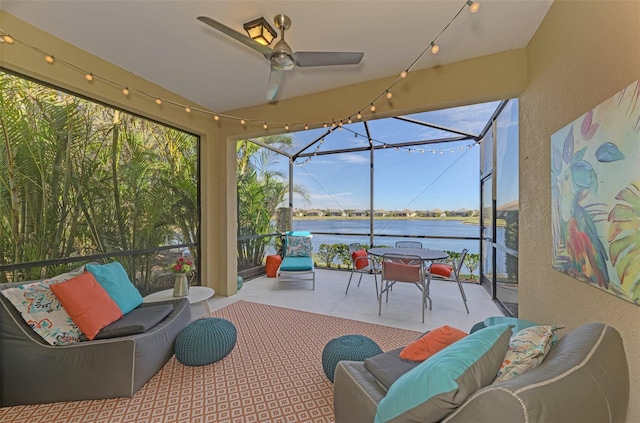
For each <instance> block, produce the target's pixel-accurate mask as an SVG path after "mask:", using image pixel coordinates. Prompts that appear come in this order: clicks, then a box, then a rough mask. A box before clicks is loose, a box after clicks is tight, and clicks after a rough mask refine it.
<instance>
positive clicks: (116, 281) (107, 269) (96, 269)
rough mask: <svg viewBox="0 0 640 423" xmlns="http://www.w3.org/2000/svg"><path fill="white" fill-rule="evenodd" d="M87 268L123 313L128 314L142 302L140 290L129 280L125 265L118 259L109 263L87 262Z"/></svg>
mask: <svg viewBox="0 0 640 423" xmlns="http://www.w3.org/2000/svg"><path fill="white" fill-rule="evenodd" d="M85 269H86V270H87V271H88V272H90V273H91V274H92V275H93V277H94V278H96V280H97V281H98V283H99V284H100V285H101V286H102V287H103V288H104V290H105V291H107V293H108V294H109V296H110V297H111V299H112V300H113V301H115V303H116V304H118V307H120V311H122V314H127V313H128V312H130V311H131V310H133V309H134V308H136V307H138V306H139V305H140V304H142V296H141V295H140V292H139V291H138V289H137V288H136V287H135V286H134V285H133V284H132V283H131V281H130V280H129V276H128V275H127V272H126V271H125V270H124V267H122V265H121V264H120V263H118V262H117V261H114V262H113V263H109V264H87V265H86V266H85Z"/></svg>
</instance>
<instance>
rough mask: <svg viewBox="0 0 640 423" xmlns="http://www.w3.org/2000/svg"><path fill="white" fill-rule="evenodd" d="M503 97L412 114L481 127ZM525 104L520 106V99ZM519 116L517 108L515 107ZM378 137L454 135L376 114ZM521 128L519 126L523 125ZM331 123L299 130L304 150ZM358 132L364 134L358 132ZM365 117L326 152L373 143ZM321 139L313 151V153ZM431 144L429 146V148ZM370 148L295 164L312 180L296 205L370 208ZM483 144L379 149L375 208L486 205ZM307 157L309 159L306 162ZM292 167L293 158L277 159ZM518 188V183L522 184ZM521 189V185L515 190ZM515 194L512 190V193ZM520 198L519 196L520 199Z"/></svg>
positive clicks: (339, 133)
mask: <svg viewBox="0 0 640 423" xmlns="http://www.w3.org/2000/svg"><path fill="white" fill-rule="evenodd" d="M498 103H499V102H491V103H484V104H479V105H473V106H465V107H458V108H454V109H446V110H438V111H433V112H425V113H419V114H414V115H411V117H412V118H414V119H417V120H420V121H423V122H429V123H432V124H437V125H442V126H445V127H449V128H453V129H457V130H460V131H465V132H469V133H472V134H479V133H480V132H481V130H482V128H483V127H484V126H485V124H486V123H487V121H488V119H489V118H490V116H491V115H492V114H493V112H494V111H495V109H496V107H497V106H498ZM516 111H517V106H516ZM515 119H517V113H516V114H515ZM368 124H369V130H370V133H371V137H372V138H373V139H374V144H378V145H382V144H385V143H389V144H392V143H397V142H401V141H405V142H406V141H419V140H430V139H438V138H449V137H452V136H454V135H453V134H451V133H448V132H443V131H439V130H435V129H432V128H429V127H425V126H420V125H416V124H412V123H407V122H402V121H399V120H397V119H380V120H376V121H369V122H368ZM516 128H517V127H516ZM326 131H327V130H326V129H322V128H321V129H315V130H308V131H302V132H296V133H291V134H290V135H291V136H292V138H293V141H294V146H293V148H291V149H290V151H298V150H300V149H301V148H302V147H304V146H305V145H307V144H309V143H310V142H311V141H313V140H315V139H317V138H319V137H320V136H321V135H322V134H324V133H325V132H326ZM354 133H358V134H360V135H358V136H356V135H355V134H354ZM365 134H366V132H365V128H364V125H363V124H362V123H361V122H357V123H353V124H351V125H345V129H342V130H337V129H336V130H334V131H333V132H332V133H331V134H329V135H328V136H326V137H325V139H324V141H323V142H322V144H320V146H319V151H331V150H335V149H341V148H352V147H360V146H366V145H367V144H368V142H367V140H366V138H365V136H364V135H365ZM315 149H316V145H314V146H312V147H311V148H310V149H308V150H306V151H308V152H313V151H314V150H315ZM423 151H424V152H423ZM369 157H370V153H369V152H368V151H366V152H355V153H341V154H332V155H323V156H315V157H312V158H311V160H308V161H306V162H305V161H304V160H303V159H298V160H297V161H296V163H298V164H301V165H300V166H294V168H293V171H294V183H295V184H296V185H301V186H303V187H305V189H306V190H307V192H308V193H309V194H310V197H311V200H310V201H309V202H305V201H304V200H302V199H301V198H300V197H299V196H297V195H294V208H301V209H311V208H317V209H327V208H331V209H368V208H369V191H370V187H369V174H370V172H369ZM479 159H480V146H479V145H474V142H473V140H469V141H461V142H448V143H438V144H428V145H421V146H415V147H410V148H407V147H405V148H400V149H397V150H396V149H395V148H392V147H389V148H386V149H384V150H376V151H375V156H374V174H375V180H374V185H375V191H374V208H375V209H386V210H403V209H410V210H430V209H436V208H438V209H441V210H455V209H460V208H467V209H478V208H479V174H480V170H479V161H480V160H479ZM303 162H305V163H304V164H302V163H303ZM276 168H277V169H279V170H281V171H282V172H283V173H284V174H287V172H288V161H287V159H286V158H284V157H283V158H282V159H281V160H279V163H278V164H277V166H276ZM515 189H516V190H517V184H516V186H515ZM515 192H517V191H515ZM508 195H511V194H508ZM515 198H517V197H515V195H514V199H515Z"/></svg>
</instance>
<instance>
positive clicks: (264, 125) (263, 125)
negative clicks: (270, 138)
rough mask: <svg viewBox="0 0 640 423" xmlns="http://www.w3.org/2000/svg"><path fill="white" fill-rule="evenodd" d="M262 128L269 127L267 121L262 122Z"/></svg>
mask: <svg viewBox="0 0 640 423" xmlns="http://www.w3.org/2000/svg"><path fill="white" fill-rule="evenodd" d="M262 129H265V130H266V129H269V125H267V122H265V123H263V124H262Z"/></svg>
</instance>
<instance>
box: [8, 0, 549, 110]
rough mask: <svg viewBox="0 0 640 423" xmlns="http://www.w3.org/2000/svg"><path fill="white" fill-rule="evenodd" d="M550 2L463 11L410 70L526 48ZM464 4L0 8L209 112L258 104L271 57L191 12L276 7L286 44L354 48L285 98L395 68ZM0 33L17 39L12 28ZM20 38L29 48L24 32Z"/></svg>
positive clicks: (144, 1) (110, 0) (159, 2)
mask: <svg viewBox="0 0 640 423" xmlns="http://www.w3.org/2000/svg"><path fill="white" fill-rule="evenodd" d="M552 1H553V0H481V7H480V10H479V11H478V13H476V14H471V13H469V11H468V9H467V8H465V10H463V11H462V13H461V14H460V15H459V17H458V18H457V19H455V21H454V22H453V23H452V25H451V26H450V27H449V28H448V29H447V30H446V31H445V32H444V34H443V35H442V37H441V38H440V39H439V40H438V44H440V46H441V51H440V53H438V54H437V55H432V54H431V53H428V54H426V55H425V56H424V57H423V58H422V59H421V60H420V61H419V62H418V64H417V65H416V67H415V69H423V68H428V67H432V66H436V65H442V64H446V63H451V62H456V61H459V60H464V59H468V58H472V57H477V56H483V55H486V54H491V53H496V52H500V51H507V50H512V49H516V48H521V47H525V46H526V45H527V44H528V42H529V40H530V39H531V37H532V36H533V34H534V33H535V31H536V29H537V28H538V26H539V24H540V22H541V21H542V19H543V18H544V15H545V14H546V13H547V11H548V9H549V7H550V6H551V3H552ZM463 5H464V0H444V1H442V0H440V1H437V0H422V1H420V0H411V1H407V0H378V1H375V0H374V1H369V0H343V1H338V0H329V1H328V0H323V1H314V0H297V1H241V0H200V1H189V0H184V1H182V0H180V1H177V0H176V1H169V0H128V1H117V0H106V1H105V0H82V1H78V0H45V1H36V0H2V1H0V8H1V9H2V10H4V11H6V12H8V13H10V14H12V15H14V16H16V17H18V18H20V19H22V20H24V21H26V22H29V23H30V24H32V25H34V26H36V27H38V28H41V29H42V30H44V31H46V32H48V33H50V34H52V35H54V36H56V37H59V38H61V39H63V40H65V41H67V42H69V43H71V44H73V45H76V46H78V47H80V48H82V49H84V50H86V51H88V52H90V53H92V54H94V55H96V56H99V57H101V58H103V59H106V60H108V61H109V62H111V63H114V64H116V65H118V66H120V67H122V68H124V69H127V70H128V71H130V72H132V73H134V74H137V75H139V76H141V77H143V78H145V79H147V80H149V81H152V82H154V83H156V84H158V85H161V86H163V87H165V88H167V89H169V90H170V91H173V92H175V93H177V94H179V95H181V96H183V97H185V98H187V99H189V100H191V101H193V102H195V103H198V104H200V105H202V106H204V107H207V108H209V109H210V110H212V111H214V112H225V111H228V110H233V109H236V108H241V107H246V106H252V105H258V104H263V103H265V102H266V100H265V92H266V87H267V81H268V76H269V63H268V62H267V60H265V58H264V57H263V56H262V55H260V54H259V53H257V52H255V51H253V50H251V49H250V48H248V47H246V46H244V45H242V44H241V43H239V42H238V41H236V40H233V39H232V38H230V37H228V36H226V35H224V34H222V33H220V32H218V31H215V30H213V29H212V28H210V27H208V26H206V25H205V24H203V23H201V22H199V21H197V20H196V17H197V16H200V15H204V16H208V17H210V18H212V19H215V20H217V21H220V22H222V23H224V24H226V25H227V26H229V27H231V28H234V29H236V30H238V31H240V32H243V33H244V30H243V28H242V24H243V23H245V22H248V21H250V20H253V19H255V18H258V17H260V16H264V17H265V18H266V19H267V20H268V21H269V22H271V21H272V19H273V16H274V15H276V14H278V13H284V14H286V15H288V16H289V17H290V18H291V20H292V21H293V24H292V27H291V29H290V30H289V31H287V33H286V40H287V42H288V43H289V44H290V45H291V47H292V49H293V50H294V51H362V52H364V58H363V60H362V62H361V63H360V64H359V65H356V66H336V67H319V68H295V69H294V70H292V71H290V72H289V73H288V74H287V77H286V79H285V82H284V84H283V87H282V88H281V90H280V95H279V98H280V99H286V98H292V97H297V96H301V95H306V94H310V93H314V92H319V91H324V90H328V89H332V88H339V87H342V86H346V85H350V84H354V83H358V82H362V81H367V80H372V79H377V78H382V77H387V76H392V75H398V74H399V73H400V71H401V70H403V69H406V68H407V67H408V66H409V65H410V64H411V63H412V62H413V61H414V60H415V59H416V58H417V57H418V56H419V55H420V53H421V52H422V51H423V50H425V48H426V47H427V46H428V45H429V43H430V42H431V41H432V40H433V39H435V37H436V36H437V35H438V34H439V33H440V31H442V30H443V29H444V28H445V26H446V25H447V24H448V23H449V22H450V21H451V19H452V18H453V17H454V15H455V14H456V13H457V12H458V11H459V10H460V8H461V7H462V6H463ZM2 29H3V30H4V31H6V32H8V33H10V34H12V35H13V36H15V37H16V38H19V39H21V37H20V34H18V33H15V32H12V31H11V28H2ZM21 41H24V42H26V43H28V44H32V45H34V46H35V47H38V45H37V44H35V43H36V41H34V40H28V39H24V40H23V39H21ZM272 46H273V44H272ZM49 53H50V54H53V55H55V54H56V52H49ZM62 59H64V58H62ZM91 71H93V72H95V73H96V74H100V70H99V69H97V70H91ZM104 76H105V77H109V75H104ZM116 82H119V83H122V84H123V85H126V84H127V81H116ZM385 88H386V87H381V91H382V92H383V91H384V89H385ZM151 94H153V93H151Z"/></svg>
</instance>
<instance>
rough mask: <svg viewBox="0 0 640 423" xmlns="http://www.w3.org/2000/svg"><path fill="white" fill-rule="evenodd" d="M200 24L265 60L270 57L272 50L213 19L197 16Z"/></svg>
mask: <svg viewBox="0 0 640 423" xmlns="http://www.w3.org/2000/svg"><path fill="white" fill-rule="evenodd" d="M197 19H198V20H199V21H200V22H204V23H205V24H207V25H209V26H210V27H212V28H214V29H217V30H218V31H220V32H222V33H223V34H226V35H228V36H229V37H231V38H233V39H235V40H237V41H240V42H241V43H242V44H244V45H246V46H247V47H251V48H252V49H254V50H256V51H257V52H258V53H260V54H262V55H263V56H264V57H266V58H267V59H268V58H269V57H270V56H271V53H272V50H271V49H270V48H269V47H267V46H263V45H262V44H260V43H258V42H257V41H254V40H252V39H251V38H249V37H247V36H246V35H244V34H242V33H240V32H238V31H236V30H235V29H233V28H229V27H228V26H226V25H225V24H222V23H220V22H218V21H214V20H213V19H211V18H209V17H206V16H198V18H197Z"/></svg>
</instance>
